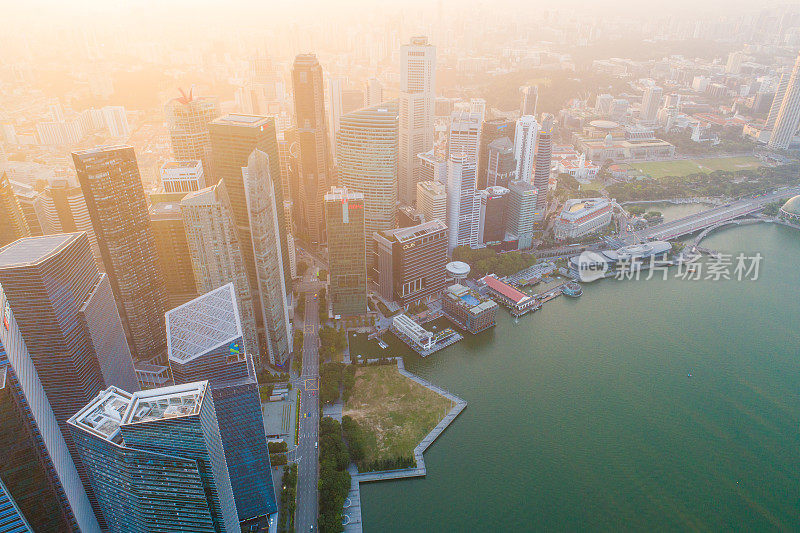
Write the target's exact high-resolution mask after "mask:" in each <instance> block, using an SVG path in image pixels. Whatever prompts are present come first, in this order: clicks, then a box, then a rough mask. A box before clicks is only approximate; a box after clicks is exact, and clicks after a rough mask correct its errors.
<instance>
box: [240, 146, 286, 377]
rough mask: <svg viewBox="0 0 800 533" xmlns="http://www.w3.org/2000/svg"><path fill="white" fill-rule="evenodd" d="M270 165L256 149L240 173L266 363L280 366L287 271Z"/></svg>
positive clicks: (282, 362)
mask: <svg viewBox="0 0 800 533" xmlns="http://www.w3.org/2000/svg"><path fill="white" fill-rule="evenodd" d="M270 167H271V165H270V160H269V157H268V156H267V154H265V153H264V152H262V151H261V150H255V151H253V153H252V154H250V157H249V158H248V160H247V167H245V168H243V169H242V176H243V178H244V184H245V193H246V196H247V210H248V213H249V217H250V232H251V236H252V241H253V256H254V259H255V267H256V282H257V290H256V291H255V295H256V297H255V298H254V302H253V304H254V306H256V307H260V314H261V316H262V317H263V318H264V333H265V337H266V341H267V352H268V354H269V362H270V364H272V365H276V366H280V367H283V366H285V365H286V363H287V362H288V360H289V356H290V355H291V352H292V332H291V326H290V323H289V294H288V291H287V288H286V283H285V280H286V279H288V278H289V277H290V273H288V272H284V268H285V265H284V263H283V257H284V255H287V254H284V253H283V251H282V250H281V238H280V221H281V220H282V219H283V212H282V210H280V209H279V206H280V204H279V203H278V202H277V198H276V196H277V195H276V193H275V190H276V187H275V185H274V184H273V180H272V175H271V169H270ZM257 362H258V363H259V367H261V366H264V361H262V360H258V361H257Z"/></svg>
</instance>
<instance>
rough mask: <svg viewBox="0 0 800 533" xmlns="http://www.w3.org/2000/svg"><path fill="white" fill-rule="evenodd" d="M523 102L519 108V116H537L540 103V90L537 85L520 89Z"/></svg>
mask: <svg viewBox="0 0 800 533" xmlns="http://www.w3.org/2000/svg"><path fill="white" fill-rule="evenodd" d="M519 91H520V93H522V102H521V104H520V107H519V115H520V116H521V117H523V116H525V115H531V116H533V117H535V116H536V104H537V103H538V102H539V88H538V87H537V86H536V85H525V86H523V87H520V90H519Z"/></svg>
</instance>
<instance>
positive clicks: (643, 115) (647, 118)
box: [639, 85, 664, 122]
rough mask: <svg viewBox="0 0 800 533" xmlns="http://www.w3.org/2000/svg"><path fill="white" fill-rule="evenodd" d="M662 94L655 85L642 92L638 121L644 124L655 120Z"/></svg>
mask: <svg viewBox="0 0 800 533" xmlns="http://www.w3.org/2000/svg"><path fill="white" fill-rule="evenodd" d="M663 94H664V90H663V89H662V88H661V87H659V86H657V85H651V86H650V87H647V88H646V89H645V90H644V95H643V96H642V107H641V109H640V111H639V119H640V120H642V121H644V122H654V121H655V120H656V115H657V114H658V110H659V109H660V108H661V100H662V98H663Z"/></svg>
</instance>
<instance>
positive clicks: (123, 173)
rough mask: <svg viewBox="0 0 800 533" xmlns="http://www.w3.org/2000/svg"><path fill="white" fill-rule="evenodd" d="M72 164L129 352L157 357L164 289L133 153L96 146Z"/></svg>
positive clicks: (77, 155) (129, 149) (75, 155)
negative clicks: (90, 220) (117, 309)
mask: <svg viewBox="0 0 800 533" xmlns="http://www.w3.org/2000/svg"><path fill="white" fill-rule="evenodd" d="M72 159H73V161H74V163H75V170H76V171H77V173H78V181H79V182H80V184H81V189H82V190H83V196H84V199H85V200H86V207H87V208H88V210H89V216H90V217H91V219H92V227H94V232H95V236H96V237H97V244H98V246H99V247H100V255H101V257H102V258H103V265H104V267H105V272H106V274H108V279H109V281H110V282H111V287H112V289H113V290H114V298H115V300H116V302H117V305H118V306H119V310H120V313H119V314H120V316H121V317H122V324H123V326H124V327H125V333H126V335H127V337H128V343H129V344H130V346H131V352H132V353H133V355H134V357H135V358H136V359H151V358H153V357H155V356H158V355H162V354H163V353H164V349H165V348H166V337H165V335H164V308H165V306H166V288H165V285H164V276H163V273H162V272H161V267H160V265H159V264H158V251H157V249H156V244H155V237H154V235H153V227H152V225H151V224H150V216H149V213H148V208H147V200H146V198H145V195H144V189H143V188H142V178H141V176H140V175H139V165H138V164H137V162H136V154H134V152H133V148H132V147H130V146H113V147H100V148H95V149H92V150H84V151H79V152H73V153H72Z"/></svg>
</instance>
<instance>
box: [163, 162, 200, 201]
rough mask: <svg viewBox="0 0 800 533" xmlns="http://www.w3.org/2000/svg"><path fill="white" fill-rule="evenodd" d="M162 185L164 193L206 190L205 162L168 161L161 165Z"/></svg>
mask: <svg viewBox="0 0 800 533" xmlns="http://www.w3.org/2000/svg"><path fill="white" fill-rule="evenodd" d="M161 184H162V185H163V186H164V192H167V193H173V192H193V191H199V190H200V189H205V187H206V178H205V174H204V173H203V162H202V161H201V160H199V159H191V160H188V161H167V162H166V163H164V164H163V165H161Z"/></svg>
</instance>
